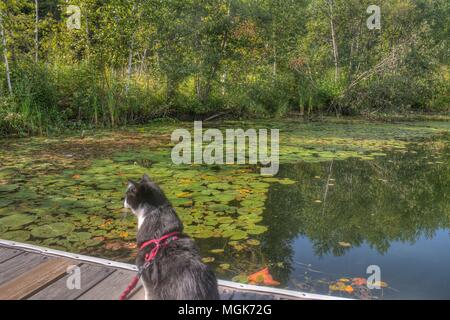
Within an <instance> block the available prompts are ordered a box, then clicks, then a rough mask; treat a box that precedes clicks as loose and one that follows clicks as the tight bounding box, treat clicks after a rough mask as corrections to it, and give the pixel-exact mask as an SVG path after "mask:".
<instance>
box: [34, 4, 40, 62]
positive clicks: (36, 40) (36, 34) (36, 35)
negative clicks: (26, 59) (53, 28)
mask: <svg viewBox="0 0 450 320" xmlns="http://www.w3.org/2000/svg"><path fill="white" fill-rule="evenodd" d="M34 4H35V10H36V21H35V24H34V50H35V53H34V61H35V62H36V63H37V62H38V59H39V0H34Z"/></svg>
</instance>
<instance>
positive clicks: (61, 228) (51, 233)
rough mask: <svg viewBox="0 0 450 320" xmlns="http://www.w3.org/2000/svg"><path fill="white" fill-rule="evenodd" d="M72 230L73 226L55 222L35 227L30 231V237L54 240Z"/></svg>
mask: <svg viewBox="0 0 450 320" xmlns="http://www.w3.org/2000/svg"><path fill="white" fill-rule="evenodd" d="M73 229H74V226H73V224H71V223H66V222H57V223H52V224H47V225H43V226H40V227H35V228H33V229H32V230H31V235H32V236H33V237H35V238H41V239H47V238H56V237H59V236H62V235H66V234H69V233H71V232H72V231H73Z"/></svg>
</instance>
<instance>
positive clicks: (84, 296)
mask: <svg viewBox="0 0 450 320" xmlns="http://www.w3.org/2000/svg"><path fill="white" fill-rule="evenodd" d="M74 268H75V269H74ZM70 270H75V271H73V272H72V273H70ZM77 272H79V274H80V275H81V276H80V283H79V284H80V286H79V287H78V286H77V285H76V282H74V281H73V280H74V279H75V278H74V275H76V273H77ZM135 274H136V267H135V266H134V265H131V264H126V263H120V262H115V261H110V260H105V259H100V258H95V257H89V256H83V255H78V254H73V253H67V252H64V251H59V250H52V249H47V248H43V247H38V246H34V245H30V244H24V243H18V242H12V241H6V240H0V300H23V299H26V300H117V299H118V297H119V296H120V294H121V292H122V291H123V290H124V289H125V288H126V287H127V285H128V283H129V282H130V280H131V279H132V278H133V276H134V275H135ZM219 287H220V294H221V299H223V300H331V299H341V298H338V297H331V296H325V295H316V294H309V293H303V292H297V291H290V290H283V289H274V288H267V287H259V286H253V285H244V284H239V283H235V282H230V281H223V280H219ZM129 299H130V300H143V299H144V291H143V288H142V285H141V284H140V283H139V284H138V286H137V287H136V289H135V290H133V291H132V292H131V294H130V297H129Z"/></svg>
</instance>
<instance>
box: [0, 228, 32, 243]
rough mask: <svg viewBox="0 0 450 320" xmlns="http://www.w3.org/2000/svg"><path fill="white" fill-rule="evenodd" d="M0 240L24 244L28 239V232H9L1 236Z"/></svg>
mask: <svg viewBox="0 0 450 320" xmlns="http://www.w3.org/2000/svg"><path fill="white" fill-rule="evenodd" d="M1 238H2V239H5V240H11V241H18V242H24V241H27V240H28V239H30V232H29V231H26V230H17V231H9V232H6V233H3V234H2V235H1Z"/></svg>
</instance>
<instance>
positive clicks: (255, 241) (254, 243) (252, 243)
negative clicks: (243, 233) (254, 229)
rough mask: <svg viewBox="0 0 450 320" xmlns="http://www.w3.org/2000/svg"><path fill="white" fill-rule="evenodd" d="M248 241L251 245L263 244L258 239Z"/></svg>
mask: <svg viewBox="0 0 450 320" xmlns="http://www.w3.org/2000/svg"><path fill="white" fill-rule="evenodd" d="M247 243H248V244H249V245H251V246H259V245H260V244H261V242H260V241H259V240H256V239H249V240H247Z"/></svg>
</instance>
